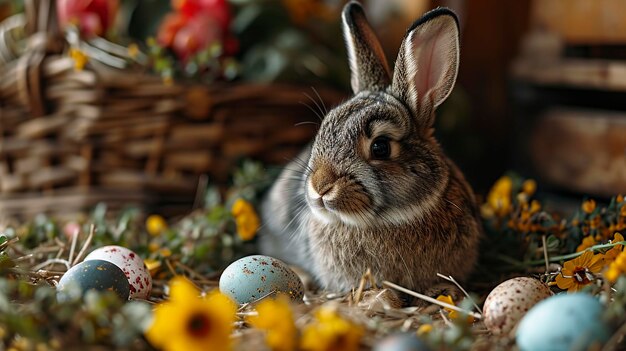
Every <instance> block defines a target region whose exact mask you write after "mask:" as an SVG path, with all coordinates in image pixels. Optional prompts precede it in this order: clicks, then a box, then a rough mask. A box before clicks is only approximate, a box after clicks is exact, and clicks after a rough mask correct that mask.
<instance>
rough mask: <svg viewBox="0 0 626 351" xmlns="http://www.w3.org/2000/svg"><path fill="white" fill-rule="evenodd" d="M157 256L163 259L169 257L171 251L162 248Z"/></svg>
mask: <svg viewBox="0 0 626 351" xmlns="http://www.w3.org/2000/svg"><path fill="white" fill-rule="evenodd" d="M159 254H160V255H161V256H163V257H170V256H172V250H170V249H169V248H167V247H164V248H162V249H160V250H159Z"/></svg>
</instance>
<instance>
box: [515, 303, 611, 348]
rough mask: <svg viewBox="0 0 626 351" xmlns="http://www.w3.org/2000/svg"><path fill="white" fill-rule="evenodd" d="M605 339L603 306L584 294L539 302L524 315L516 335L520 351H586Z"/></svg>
mask: <svg viewBox="0 0 626 351" xmlns="http://www.w3.org/2000/svg"><path fill="white" fill-rule="evenodd" d="M608 338H609V330H608V328H607V326H606V324H605V323H604V322H603V321H602V305H601V304H600V302H599V301H598V299H596V298H595V297H593V296H591V295H589V294H584V293H578V294H566V293H563V294H559V295H556V296H553V297H550V298H548V299H545V300H543V301H541V302H539V303H538V304H537V305H535V307H533V308H532V309H531V310H530V311H528V313H527V314H526V316H524V318H523V319H522V321H521V322H520V324H519V326H518V329H517V335H516V340H517V345H518V346H519V348H520V350H522V351H544V350H545V351H568V350H587V349H588V348H589V347H590V346H591V345H593V344H599V345H601V344H603V343H604V342H606V341H607V340H608Z"/></svg>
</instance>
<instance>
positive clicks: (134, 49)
mask: <svg viewBox="0 0 626 351" xmlns="http://www.w3.org/2000/svg"><path fill="white" fill-rule="evenodd" d="M127 51H128V56H129V57H130V58H132V59H136V58H137V56H138V55H139V46H137V44H135V43H132V44H130V45H128V48H127Z"/></svg>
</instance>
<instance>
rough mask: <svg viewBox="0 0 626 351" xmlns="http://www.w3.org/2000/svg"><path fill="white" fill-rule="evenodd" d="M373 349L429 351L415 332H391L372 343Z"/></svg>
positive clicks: (385, 350)
mask: <svg viewBox="0 0 626 351" xmlns="http://www.w3.org/2000/svg"><path fill="white" fill-rule="evenodd" d="M372 350H373V351H430V348H429V347H428V345H426V344H425V343H424V342H423V341H422V340H420V339H418V338H417V335H415V333H397V334H391V335H389V336H387V337H385V338H384V339H382V340H381V341H379V342H378V343H376V345H374V348H373V349H372Z"/></svg>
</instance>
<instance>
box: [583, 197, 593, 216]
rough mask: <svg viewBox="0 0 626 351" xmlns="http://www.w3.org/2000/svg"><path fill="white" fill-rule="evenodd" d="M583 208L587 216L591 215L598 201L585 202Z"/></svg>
mask: <svg viewBox="0 0 626 351" xmlns="http://www.w3.org/2000/svg"><path fill="white" fill-rule="evenodd" d="M581 208H582V210H583V211H584V212H585V213H586V214H590V213H591V212H593V211H594V210H595V209H596V201H595V200H594V199H589V200H587V201H585V202H583V204H582V206H581Z"/></svg>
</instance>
